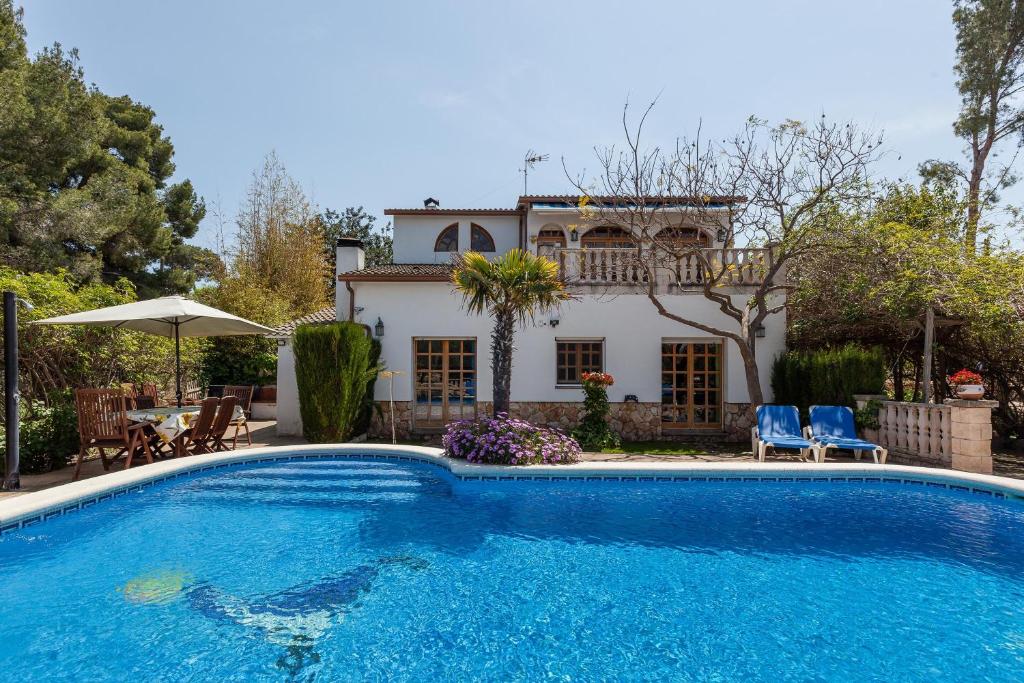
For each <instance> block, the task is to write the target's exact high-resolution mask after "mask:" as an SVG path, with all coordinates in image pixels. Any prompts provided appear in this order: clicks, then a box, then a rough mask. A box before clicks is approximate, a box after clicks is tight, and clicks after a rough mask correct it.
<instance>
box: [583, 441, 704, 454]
mask: <svg viewBox="0 0 1024 683" xmlns="http://www.w3.org/2000/svg"><path fill="white" fill-rule="evenodd" d="M721 450H722V449H721V448H719V447H718V446H716V445H714V444H697V443H687V442H686V441H624V442H623V443H622V446H620V447H619V448H605V449H602V450H601V452H602V453H623V454H626V455H639V454H643V453H646V454H647V455H704V454H706V453H719V452H721Z"/></svg>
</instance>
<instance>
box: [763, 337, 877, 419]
mask: <svg viewBox="0 0 1024 683" xmlns="http://www.w3.org/2000/svg"><path fill="white" fill-rule="evenodd" d="M885 375H886V368H885V356H884V355H883V353H882V349H880V348H878V347H875V348H871V349H865V348H863V347H860V346H857V345H855V344H848V345H846V346H843V347H840V348H834V349H822V350H819V351H789V352H787V353H783V354H781V355H780V356H779V357H778V358H776V359H775V363H774V364H773V365H772V374H771V382H772V391H773V392H774V393H775V402H776V403H782V404H787V405H795V406H797V407H798V408H799V409H800V412H801V413H802V414H803V415H805V416H806V414H807V409H808V408H809V407H810V406H812V405H842V406H850V407H851V408H853V407H855V405H856V401H854V399H853V395H854V394H880V393H882V391H883V389H884V388H885Z"/></svg>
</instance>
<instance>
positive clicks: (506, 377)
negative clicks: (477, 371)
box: [491, 313, 515, 416]
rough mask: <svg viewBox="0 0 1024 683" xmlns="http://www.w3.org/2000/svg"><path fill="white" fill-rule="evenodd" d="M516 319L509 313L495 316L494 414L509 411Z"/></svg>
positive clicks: (492, 335) (493, 351)
mask: <svg viewBox="0 0 1024 683" xmlns="http://www.w3.org/2000/svg"><path fill="white" fill-rule="evenodd" d="M514 335H515V320H514V319H513V317H512V316H511V315H509V314H508V313H498V314H496V315H495V316H494V330H493V331H492V332H491V372H492V373H493V375H494V378H493V382H494V390H493V393H494V395H493V398H494V414H495V415H496V416H497V415H499V414H501V413H506V414H507V413H508V403H509V391H510V389H511V386H512V343H513V337H514Z"/></svg>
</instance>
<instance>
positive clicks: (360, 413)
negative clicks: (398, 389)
mask: <svg viewBox="0 0 1024 683" xmlns="http://www.w3.org/2000/svg"><path fill="white" fill-rule="evenodd" d="M294 350H295V377H296V380H297V383H298V390H299V414H300V415H301V416H302V435H303V436H304V437H305V438H306V440H307V441H310V442H313V443H335V442H341V441H348V440H349V439H351V438H352V437H353V436H354V435H355V434H356V429H357V427H358V426H359V424H360V422H361V420H363V419H364V413H365V411H366V392H367V389H368V388H369V386H370V382H371V381H372V380H373V379H374V378H375V377H376V376H377V370H378V368H377V365H376V363H374V362H373V356H374V354H373V342H372V340H371V339H370V338H369V337H368V336H367V333H366V328H364V327H363V326H362V325H357V324H355V323H349V322H341V323H331V324H320V325H300V326H299V327H298V329H296V330H295V341H294ZM378 353H379V352H378Z"/></svg>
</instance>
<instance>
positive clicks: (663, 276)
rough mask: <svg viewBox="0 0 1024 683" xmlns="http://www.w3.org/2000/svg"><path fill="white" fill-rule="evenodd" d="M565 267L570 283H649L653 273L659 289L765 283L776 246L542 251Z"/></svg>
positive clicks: (564, 270) (629, 284)
mask: <svg viewBox="0 0 1024 683" xmlns="http://www.w3.org/2000/svg"><path fill="white" fill-rule="evenodd" d="M540 253H541V255H543V256H547V257H548V258H550V259H552V260H553V261H555V262H556V263H558V265H559V271H560V273H561V276H562V279H563V280H564V281H565V282H566V284H569V285H577V286H579V285H587V286H603V287H635V286H636V285H644V286H646V285H647V283H648V277H649V273H651V272H653V273H654V274H655V276H656V278H657V283H656V284H657V285H658V288H659V289H665V288H671V287H676V288H698V287H702V286H703V284H704V282H705V281H707V280H708V279H709V278H710V279H711V280H713V281H714V283H715V286H716V287H752V286H757V285H760V284H761V283H762V282H763V281H764V277H765V274H766V273H767V271H768V269H769V268H770V266H771V250H770V249H720V248H707V249H697V250H693V251H687V252H685V253H681V254H680V255H678V256H675V255H672V254H669V253H667V252H665V251H661V250H658V251H655V250H653V249H648V250H644V251H638V250H637V249H636V248H635V247H628V248H621V247H620V248H601V249H596V248H586V249H560V248H555V249H544V248H541V249H540Z"/></svg>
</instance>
